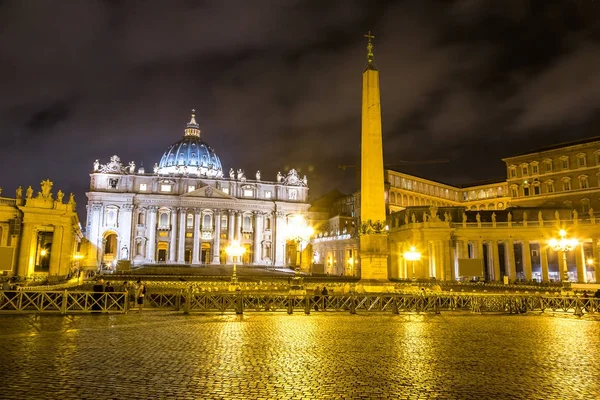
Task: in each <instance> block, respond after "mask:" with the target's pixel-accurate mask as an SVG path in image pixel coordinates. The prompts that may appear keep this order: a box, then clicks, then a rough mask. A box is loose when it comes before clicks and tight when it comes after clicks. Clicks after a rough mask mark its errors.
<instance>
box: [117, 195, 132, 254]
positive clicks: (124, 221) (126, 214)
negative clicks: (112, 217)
mask: <svg viewBox="0 0 600 400" xmlns="http://www.w3.org/2000/svg"><path fill="white" fill-rule="evenodd" d="M132 224H133V204H124V205H123V206H121V209H120V210H119V227H120V231H121V237H120V239H121V243H120V247H119V249H118V254H119V257H118V259H119V260H121V259H122V258H121V257H122V251H121V249H122V248H123V247H126V248H127V260H131V258H132V254H131V253H132V250H133V249H132V246H131V243H132V242H133V240H132V238H131V231H132V229H131V228H132Z"/></svg>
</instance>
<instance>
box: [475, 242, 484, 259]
mask: <svg viewBox="0 0 600 400" xmlns="http://www.w3.org/2000/svg"><path fill="white" fill-rule="evenodd" d="M475 258H481V259H483V240H478V241H477V252H476V254H475Z"/></svg>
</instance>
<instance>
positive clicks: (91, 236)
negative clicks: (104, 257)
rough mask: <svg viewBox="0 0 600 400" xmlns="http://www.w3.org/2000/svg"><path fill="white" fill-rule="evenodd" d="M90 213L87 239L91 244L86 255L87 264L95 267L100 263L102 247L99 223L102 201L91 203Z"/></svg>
mask: <svg viewBox="0 0 600 400" xmlns="http://www.w3.org/2000/svg"><path fill="white" fill-rule="evenodd" d="M91 209H92V214H91V216H90V226H89V228H88V229H89V232H87V235H88V240H89V241H90V244H91V245H92V246H93V249H91V250H90V253H92V254H89V255H88V260H89V261H88V264H93V265H95V266H96V267H98V266H99V265H100V253H101V247H102V238H101V237H100V225H101V223H102V222H101V221H102V219H101V218H100V217H101V215H102V203H92V205H91Z"/></svg>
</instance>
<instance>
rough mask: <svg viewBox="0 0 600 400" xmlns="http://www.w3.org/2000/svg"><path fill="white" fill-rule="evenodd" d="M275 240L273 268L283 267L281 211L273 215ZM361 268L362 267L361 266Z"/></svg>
mask: <svg viewBox="0 0 600 400" xmlns="http://www.w3.org/2000/svg"><path fill="white" fill-rule="evenodd" d="M274 236H275V240H273V243H274V244H273V248H272V249H271V250H272V251H273V252H274V253H275V266H278V267H281V266H284V265H285V214H284V213H283V212H281V211H277V212H276V213H275V235H274ZM361 268H362V266H361Z"/></svg>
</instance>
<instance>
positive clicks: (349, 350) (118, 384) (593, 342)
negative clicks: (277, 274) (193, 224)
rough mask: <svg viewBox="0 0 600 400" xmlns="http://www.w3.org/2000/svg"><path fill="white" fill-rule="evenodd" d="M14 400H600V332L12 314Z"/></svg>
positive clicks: (8, 335)
mask: <svg viewBox="0 0 600 400" xmlns="http://www.w3.org/2000/svg"><path fill="white" fill-rule="evenodd" d="M0 343H1V345H0V360H1V362H0V384H2V392H1V393H0V397H2V398H6V399H56V398H60V399H118V400H124V399H150V398H152V399H173V398H175V399H199V398H203V399H205V398H206V399H419V400H421V399H439V400H453V399H467V400H468V399H500V400H502V399H507V400H508V399H548V400H552V399H591V398H600V383H599V381H598V379H597V377H598V376H600V352H599V351H596V350H595V349H600V321H598V320H594V319H585V318H583V319H579V318H571V317H556V316H551V315H522V316H511V315H471V314H461V313H452V314H442V315H437V316H436V315H404V316H394V315H382V314H371V315H349V314H333V313H330V314H317V313H315V314H312V315H309V316H306V315H301V314H298V315H296V314H294V315H285V314H248V315H244V316H233V315H224V316H221V315H192V316H189V315H177V314H173V313H162V312H148V313H142V314H141V315H138V314H128V315H77V316H59V315H42V316H35V315H20V316H8V315H7V316H0Z"/></svg>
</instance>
